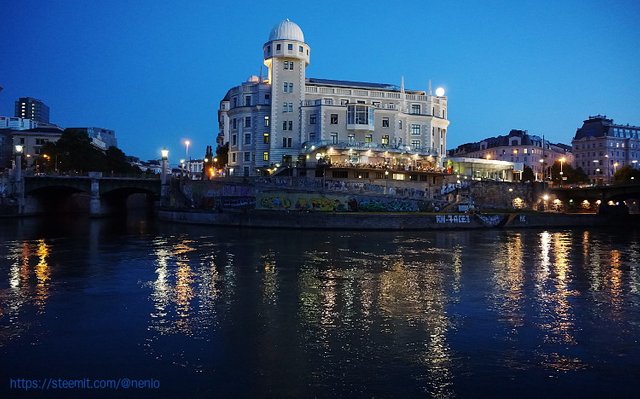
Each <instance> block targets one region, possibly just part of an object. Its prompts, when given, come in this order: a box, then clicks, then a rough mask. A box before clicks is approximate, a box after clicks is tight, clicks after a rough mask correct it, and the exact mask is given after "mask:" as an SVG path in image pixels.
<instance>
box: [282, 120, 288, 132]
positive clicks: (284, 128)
mask: <svg viewBox="0 0 640 399" xmlns="http://www.w3.org/2000/svg"><path fill="white" fill-rule="evenodd" d="M282 130H287V121H283V122H282Z"/></svg>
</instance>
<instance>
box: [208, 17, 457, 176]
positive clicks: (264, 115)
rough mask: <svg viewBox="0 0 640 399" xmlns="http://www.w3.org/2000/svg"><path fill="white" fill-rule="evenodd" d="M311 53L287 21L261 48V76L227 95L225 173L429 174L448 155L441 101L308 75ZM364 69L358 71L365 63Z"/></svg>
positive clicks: (440, 94) (222, 139) (222, 112)
mask: <svg viewBox="0 0 640 399" xmlns="http://www.w3.org/2000/svg"><path fill="white" fill-rule="evenodd" d="M310 52H311V48H310V47H309V45H308V44H307V43H306V42H305V40H304V35H303V33H302V30H301V29H300V27H299V26H298V25H296V24H295V23H293V22H291V21H289V20H285V21H282V22H280V23H279V24H277V25H276V26H275V27H274V28H273V29H272V30H271V33H270V35H269V38H268V40H267V42H266V43H265V44H264V45H263V58H264V65H265V66H266V67H267V76H266V77H264V78H263V77H262V76H261V77H258V76H252V77H250V78H249V79H248V80H247V81H246V82H244V83H242V84H240V85H238V86H236V87H233V88H231V89H229V91H228V92H227V94H226V95H225V97H224V98H223V99H222V101H221V102H220V109H219V111H218V120H219V128H220V130H219V136H218V143H219V144H225V143H229V164H228V172H229V174H232V175H233V174H235V175H244V176H253V175H258V174H263V173H267V170H268V169H270V168H273V169H271V170H276V169H277V168H278V167H295V166H302V165H303V164H311V166H313V165H315V164H316V162H317V161H318V160H320V159H323V161H325V162H328V163H329V164H331V165H354V166H361V165H369V166H377V167H380V166H381V165H384V167H389V168H401V167H402V168H409V167H410V168H412V169H413V170H427V169H430V170H435V169H436V167H437V166H438V165H440V163H441V159H442V157H444V155H445V154H444V153H445V149H446V138H447V128H448V126H449V121H448V119H447V97H446V96H445V95H444V91H443V90H442V89H437V90H436V93H435V94H436V95H432V93H431V91H430V90H429V91H425V90H405V88H404V83H401V84H400V87H398V86H396V85H391V84H384V83H367V82H354V81H342V80H329V79H315V78H308V77H307V76H306V70H307V66H308V65H309V62H310V57H311V56H310ZM363 65H364V64H363Z"/></svg>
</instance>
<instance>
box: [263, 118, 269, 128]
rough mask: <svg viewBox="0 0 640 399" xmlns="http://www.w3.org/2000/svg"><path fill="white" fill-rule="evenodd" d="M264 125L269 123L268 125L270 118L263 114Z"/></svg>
mask: <svg viewBox="0 0 640 399" xmlns="http://www.w3.org/2000/svg"><path fill="white" fill-rule="evenodd" d="M264 125H265V126H269V125H270V120H269V117H268V116H265V117H264Z"/></svg>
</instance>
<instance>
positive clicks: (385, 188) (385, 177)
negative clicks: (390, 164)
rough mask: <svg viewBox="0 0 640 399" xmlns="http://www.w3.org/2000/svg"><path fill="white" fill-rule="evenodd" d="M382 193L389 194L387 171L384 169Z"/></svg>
mask: <svg viewBox="0 0 640 399" xmlns="http://www.w3.org/2000/svg"><path fill="white" fill-rule="evenodd" d="M384 193H385V194H389V171H388V170H385V171H384Z"/></svg>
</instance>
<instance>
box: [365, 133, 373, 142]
mask: <svg viewBox="0 0 640 399" xmlns="http://www.w3.org/2000/svg"><path fill="white" fill-rule="evenodd" d="M364 142H365V143H373V135H371V134H367V135H366V136H364Z"/></svg>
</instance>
